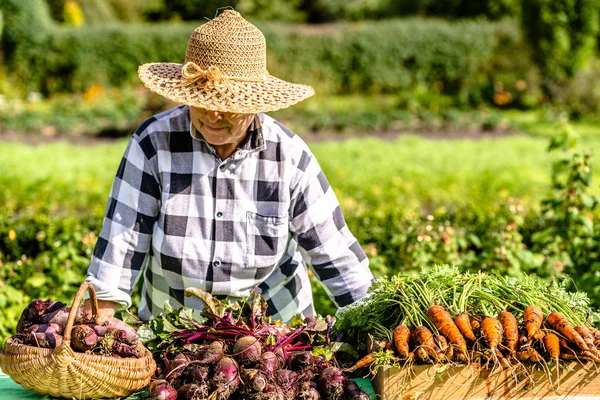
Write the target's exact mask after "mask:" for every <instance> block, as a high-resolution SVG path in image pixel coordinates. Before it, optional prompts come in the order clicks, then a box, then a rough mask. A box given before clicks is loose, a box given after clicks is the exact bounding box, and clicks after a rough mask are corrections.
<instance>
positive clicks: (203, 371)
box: [182, 361, 208, 384]
mask: <svg viewBox="0 0 600 400" xmlns="http://www.w3.org/2000/svg"><path fill="white" fill-rule="evenodd" d="M182 375H183V380H184V382H185V383H196V384H200V383H202V382H206V381H207V379H208V367H203V366H201V365H198V364H196V362H195V361H192V362H191V363H189V364H188V366H187V368H186V369H185V370H184V371H183V374H182Z"/></svg>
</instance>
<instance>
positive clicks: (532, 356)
mask: <svg viewBox="0 0 600 400" xmlns="http://www.w3.org/2000/svg"><path fill="white" fill-rule="evenodd" d="M527 352H528V353H529V358H528V360H529V361H531V362H542V361H544V357H542V355H541V354H540V353H538V352H537V350H535V349H534V348H533V347H529V348H528V349H527Z"/></svg>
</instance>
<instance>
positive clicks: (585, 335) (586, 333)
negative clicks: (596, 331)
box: [575, 325, 595, 348]
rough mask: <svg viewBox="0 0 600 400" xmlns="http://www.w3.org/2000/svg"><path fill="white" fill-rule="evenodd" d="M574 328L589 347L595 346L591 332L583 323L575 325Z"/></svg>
mask: <svg viewBox="0 0 600 400" xmlns="http://www.w3.org/2000/svg"><path fill="white" fill-rule="evenodd" d="M575 330H576V331H577V333H579V334H580V335H581V338H582V339H583V341H584V342H585V344H587V345H588V346H589V347H590V348H593V347H595V346H594V336H593V335H592V332H590V330H589V329H588V328H586V327H585V326H583V325H577V326H576V327H575Z"/></svg>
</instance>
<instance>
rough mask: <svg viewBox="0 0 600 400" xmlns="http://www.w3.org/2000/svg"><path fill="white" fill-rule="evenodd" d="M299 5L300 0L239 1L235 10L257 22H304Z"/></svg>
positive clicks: (304, 16) (304, 15)
mask: <svg viewBox="0 0 600 400" xmlns="http://www.w3.org/2000/svg"><path fill="white" fill-rule="evenodd" d="M299 5H300V0H285V1H283V0H239V2H238V5H237V7H236V10H237V11H239V12H240V14H242V15H245V16H249V17H251V18H253V19H257V20H263V21H269V20H274V21H286V22H304V21H305V20H306V13H304V12H302V11H301V10H300V9H299Z"/></svg>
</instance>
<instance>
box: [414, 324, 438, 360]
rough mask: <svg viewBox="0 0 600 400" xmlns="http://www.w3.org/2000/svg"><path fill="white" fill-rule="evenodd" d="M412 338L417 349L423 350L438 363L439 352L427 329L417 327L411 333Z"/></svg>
mask: <svg viewBox="0 0 600 400" xmlns="http://www.w3.org/2000/svg"><path fill="white" fill-rule="evenodd" d="M413 338H414V339H415V342H416V343H417V344H418V345H419V347H421V348H423V349H425V351H427V354H429V355H430V356H431V357H433V359H434V360H436V361H438V358H439V355H438V354H439V352H438V349H437V348H436V345H435V342H434V341H433V334H432V333H431V331H430V330H429V329H427V327H425V326H419V327H418V328H417V329H415V331H414V332H413Z"/></svg>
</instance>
